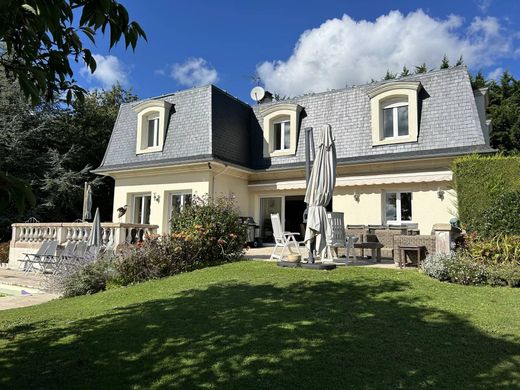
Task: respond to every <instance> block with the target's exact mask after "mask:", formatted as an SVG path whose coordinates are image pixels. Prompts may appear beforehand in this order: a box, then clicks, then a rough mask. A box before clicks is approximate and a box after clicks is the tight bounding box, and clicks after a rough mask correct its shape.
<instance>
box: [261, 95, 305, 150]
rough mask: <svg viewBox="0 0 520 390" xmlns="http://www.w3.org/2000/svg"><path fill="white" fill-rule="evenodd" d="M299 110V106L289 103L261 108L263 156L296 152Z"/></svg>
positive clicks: (300, 108)
mask: <svg viewBox="0 0 520 390" xmlns="http://www.w3.org/2000/svg"><path fill="white" fill-rule="evenodd" d="M301 110H302V107H301V106H299V105H297V104H291V103H280V104H274V105H270V106H269V107H267V108H266V109H264V110H261V114H262V115H263V116H264V119H263V132H264V157H266V158H269V157H277V156H290V155H294V154H296V144H297V142H298V123H299V119H300V112H301Z"/></svg>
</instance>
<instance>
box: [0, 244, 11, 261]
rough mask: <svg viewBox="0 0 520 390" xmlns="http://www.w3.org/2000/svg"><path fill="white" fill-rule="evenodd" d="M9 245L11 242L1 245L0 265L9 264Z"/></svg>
mask: <svg viewBox="0 0 520 390" xmlns="http://www.w3.org/2000/svg"><path fill="white" fill-rule="evenodd" d="M9 244H10V242H9V241H7V242H1V243H0V263H8V262H9Z"/></svg>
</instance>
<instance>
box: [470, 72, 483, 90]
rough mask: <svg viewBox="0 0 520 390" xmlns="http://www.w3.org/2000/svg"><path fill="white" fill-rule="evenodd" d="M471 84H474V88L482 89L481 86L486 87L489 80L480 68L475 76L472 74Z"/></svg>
mask: <svg viewBox="0 0 520 390" xmlns="http://www.w3.org/2000/svg"><path fill="white" fill-rule="evenodd" d="M470 77H471V85H472V86H473V89H480V88H486V86H487V82H486V79H485V78H484V75H483V74H482V72H481V71H480V70H479V71H478V73H477V74H476V75H475V77H473V76H471V75H470Z"/></svg>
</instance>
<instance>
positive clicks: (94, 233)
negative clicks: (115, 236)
mask: <svg viewBox="0 0 520 390" xmlns="http://www.w3.org/2000/svg"><path fill="white" fill-rule="evenodd" d="M101 243H102V239H101V219H100V217H99V208H97V209H96V214H95V215H94V220H93V221H92V229H90V236H89V238H88V242H87V246H88V247H89V248H96V249H97V250H99V248H101Z"/></svg>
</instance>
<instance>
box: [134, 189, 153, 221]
mask: <svg viewBox="0 0 520 390" xmlns="http://www.w3.org/2000/svg"><path fill="white" fill-rule="evenodd" d="M151 204H152V197H151V195H135V196H134V223H140V224H149V223H150V206H151Z"/></svg>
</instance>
